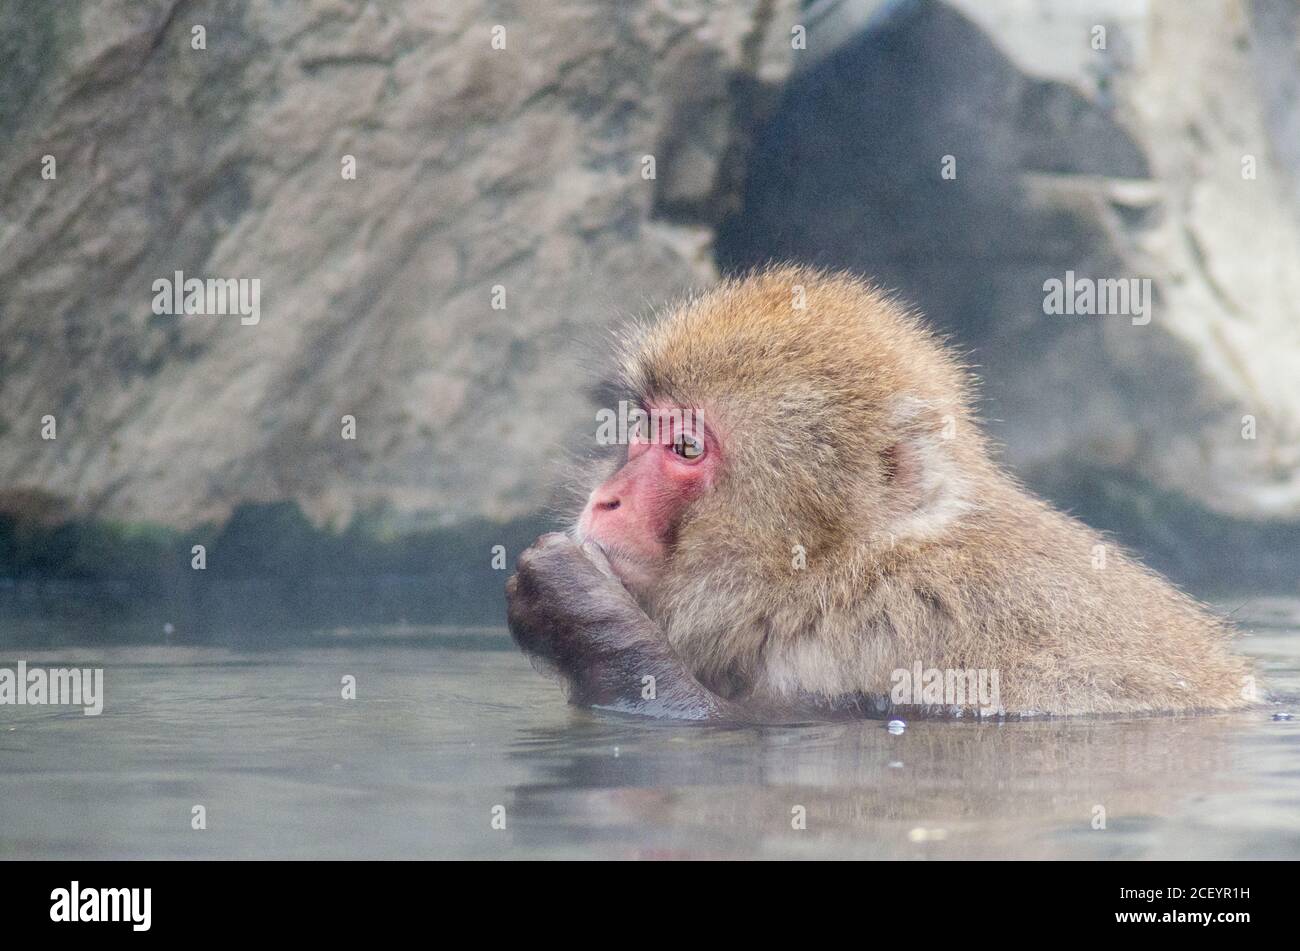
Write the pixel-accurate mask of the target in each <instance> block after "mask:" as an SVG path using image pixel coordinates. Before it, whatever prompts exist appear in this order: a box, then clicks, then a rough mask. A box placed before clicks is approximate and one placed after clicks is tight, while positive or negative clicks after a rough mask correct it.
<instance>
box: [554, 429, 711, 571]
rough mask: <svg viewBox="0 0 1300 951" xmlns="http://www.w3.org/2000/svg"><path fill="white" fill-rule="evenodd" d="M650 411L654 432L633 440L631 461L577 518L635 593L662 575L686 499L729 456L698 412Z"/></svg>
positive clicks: (694, 495) (694, 494) (703, 488)
mask: <svg viewBox="0 0 1300 951" xmlns="http://www.w3.org/2000/svg"><path fill="white" fill-rule="evenodd" d="M649 410H650V413H651V424H650V425H649V427H648V430H649V431H648V432H646V431H642V432H640V433H639V434H637V435H636V436H633V437H631V438H630V439H629V442H628V447H627V462H626V463H624V464H623V467H622V468H621V469H619V470H618V472H616V473H615V474H614V475H613V476H611V477H610V478H609V479H608V480H606V481H605V482H604V483H603V484H602V485H600V486H599V487H597V488H596V490H595V491H594V492H592V493H591V496H590V497H589V498H588V499H587V505H586V508H584V509H583V512H582V515H581V516H580V517H579V519H578V533H579V535H580V536H581V537H582V538H584V539H586V538H590V539H592V540H594V541H596V542H598V543H600V545H601V546H602V547H603V548H604V549H605V552H606V554H607V555H608V556H609V560H610V563H611V564H612V565H613V567H614V571H615V572H616V573H617V574H618V576H619V577H620V578H621V579H622V581H623V583H624V584H625V585H627V587H628V588H629V589H630V590H631V591H632V592H633V593H635V594H647V593H648V592H649V590H650V588H651V587H652V586H653V585H654V583H655V581H656V580H657V579H658V577H659V575H660V573H661V572H662V571H663V568H664V566H665V564H666V562H667V558H668V550H669V545H670V544H671V542H672V540H673V538H674V536H675V535H676V532H677V527H678V524H679V523H680V521H681V517H682V514H683V512H684V511H685V509H686V506H687V504H689V503H690V502H691V501H692V500H693V499H696V498H698V497H699V496H700V494H701V493H703V492H705V491H706V490H707V489H708V488H709V486H710V485H712V484H713V480H714V479H715V478H716V475H717V472H718V467H719V465H720V464H721V462H722V454H721V451H720V450H721V447H720V446H719V445H718V442H717V440H716V438H715V436H714V433H713V431H712V430H710V429H709V428H708V427H707V426H705V425H704V423H703V421H702V419H701V418H700V415H699V413H698V411H689V410H686V411H682V410H679V411H672V410H670V409H669V408H668V407H664V406H658V405H652V406H650V407H649Z"/></svg>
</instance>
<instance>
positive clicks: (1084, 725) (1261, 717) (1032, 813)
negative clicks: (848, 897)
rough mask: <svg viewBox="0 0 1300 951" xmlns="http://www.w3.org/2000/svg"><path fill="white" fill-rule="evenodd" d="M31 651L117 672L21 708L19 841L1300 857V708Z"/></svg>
mask: <svg viewBox="0 0 1300 951" xmlns="http://www.w3.org/2000/svg"><path fill="white" fill-rule="evenodd" d="M1243 600H1244V599H1243ZM1247 611H1248V612H1249V613H1250V617H1248V618H1247V623H1246V625H1245V626H1246V627H1247V628H1248V629H1249V630H1251V631H1252V632H1253V633H1252V634H1251V636H1249V637H1247V638H1245V639H1243V641H1242V642H1241V647H1242V649H1243V650H1244V651H1245V652H1247V653H1249V654H1251V655H1252V656H1254V657H1256V658H1257V659H1258V660H1259V663H1260V667H1261V670H1262V672H1263V673H1264V678H1265V681H1266V682H1267V684H1268V686H1269V687H1270V688H1271V689H1273V690H1274V691H1276V692H1278V693H1280V694H1282V695H1284V696H1287V697H1292V698H1294V697H1296V696H1300V601H1279V600H1276V599H1275V600H1271V601H1259V600H1256V601H1254V602H1252V603H1251V605H1250V606H1249V607H1248V608H1247ZM1239 617H1240V615H1239ZM77 635H78V632H76V631H69V632H66V637H64V638H63V639H62V640H61V641H60V642H61V643H68V642H70V641H75V638H76V637H77ZM18 660H26V661H28V662H29V664H38V663H39V664H47V665H54V666H64V665H78V666H85V665H92V666H103V667H104V668H105V671H106V672H105V681H106V693H107V701H106V705H105V709H104V713H103V714H102V715H101V716H99V717H86V716H83V715H82V714H81V713H80V712H69V711H68V710H67V708H62V709H57V708H36V707H12V706H5V707H0V856H3V857H6V858H96V859H98V858H119V857H169V858H170V857H175V858H191V857H193V858H200V857H266V858H275V857H295V858H312V857H324V858H362V857H383V858H398V857H400V858H450V857H488V858H500V857H515V858H542V857H613V858H637V857H656V858H657V857H699V858H706V857H759V858H774V857H797V858H815V857H864V858H956V857H1080V858H1169V857H1191V858H1210V857H1225V858H1243V859H1245V858H1251V859H1254V858H1266V857H1281V858H1296V857H1300V742H1298V741H1300V706H1298V705H1297V704H1296V703H1295V702H1292V701H1288V702H1284V703H1282V704H1280V705H1277V706H1274V707H1271V708H1269V709H1268V710H1263V711H1254V712H1250V713H1244V714H1232V715H1225V716H1211V717H1187V718H1177V719H1165V718H1162V719H1132V720H1108V721H1097V722H1089V721H1061V722H1046V723H1007V724H1001V725H996V724H994V725H978V724H971V723H919V722H918V723H910V724H908V727H907V729H906V731H905V732H903V733H902V734H901V735H892V734H891V733H890V732H888V731H887V730H886V729H884V728H883V724H881V723H878V722H867V723H853V724H835V725H825V724H815V725H806V726H799V727H786V728H779V729H778V728H761V729H760V728H740V727H736V728H721V727H710V726H699V725H695V726H690V725H675V724H667V723H653V722H644V721H637V720H632V719H627V718H620V717H616V716H613V715H603V714H594V713H591V712H587V711H582V710H575V709H573V708H570V707H567V706H566V705H565V704H564V703H563V702H562V701H561V699H560V696H559V693H558V691H557V689H556V688H555V687H554V686H553V685H552V684H551V683H549V682H548V681H545V680H543V679H542V678H540V677H539V676H538V675H537V674H535V673H534V672H533V670H532V669H531V668H530V667H529V665H528V663H527V662H526V661H525V660H524V659H523V657H521V656H520V655H519V654H518V653H516V651H515V650H514V648H513V646H512V645H511V643H510V640H509V638H508V636H507V635H506V634H505V633H504V632H503V631H492V630H486V631H484V630H472V631H471V630H441V629H412V628H380V629H368V630H360V631H352V632H346V633H339V632H335V633H332V634H330V635H328V636H322V637H319V638H318V639H317V640H315V641H313V642H312V643H311V645H310V646H298V647H294V648H288V649H276V650H265V651H233V650H228V649H218V648H197V647H195V648H187V647H175V646H173V647H119V648H98V649H91V648H87V649H72V648H63V649H59V650H57V651H44V652H38V651H31V652H28V653H21V652H18V651H16V650H15V649H13V648H5V649H3V650H0V665H4V666H13V665H14V664H15V663H16V662H17V661H18ZM348 674H350V675H353V676H355V677H356V682H357V697H356V699H355V700H352V701H345V700H343V699H342V698H341V697H340V692H341V686H340V681H341V678H343V677H344V675H348ZM1274 710H1289V711H1291V712H1293V713H1296V714H1297V719H1295V720H1292V721H1289V722H1277V721H1273V720H1272V719H1271V713H1272V712H1273V711H1274ZM196 804H201V805H203V806H204V807H205V808H206V814H207V829H206V830H203V831H196V830H193V829H192V828H191V815H192V813H191V810H192V808H193V807H194V806H195V805H196ZM498 805H500V806H504V807H505V813H504V815H505V825H506V827H505V829H504V830H494V829H493V828H492V825H491V819H492V814H493V807H494V806H498ZM797 806H802V807H803V809H804V810H805V811H806V816H807V820H806V822H807V828H806V829H804V830H795V829H793V828H792V818H793V816H794V812H795V811H797V810H796V809H795V807H797ZM1099 810H1104V821H1105V828H1104V829H1094V828H1093V826H1094V824H1095V823H1096V822H1097V821H1098V818H1099V817H1101V815H1102V813H1101V812H1100V811H1099Z"/></svg>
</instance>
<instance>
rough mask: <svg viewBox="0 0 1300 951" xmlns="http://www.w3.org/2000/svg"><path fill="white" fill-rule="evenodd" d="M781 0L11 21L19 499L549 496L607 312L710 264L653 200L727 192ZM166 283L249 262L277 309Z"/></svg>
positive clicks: (617, 313)
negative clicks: (49, 434) (498, 34)
mask: <svg viewBox="0 0 1300 951" xmlns="http://www.w3.org/2000/svg"><path fill="white" fill-rule="evenodd" d="M785 6H789V4H779V3H778V4H774V3H771V2H766V0H761V2H739V0H738V2H729V3H723V4H717V3H711V2H705V0H698V2H697V0H689V2H674V3H660V2H639V3H626V4H625V3H619V4H610V3H605V2H600V0H590V2H579V3H574V4H567V5H563V6H556V5H547V6H546V9H544V10H542V9H536V8H535V5H532V4H526V5H519V6H517V7H515V8H514V12H513V13H512V14H510V15H509V17H508V18H506V19H504V20H500V21H498V16H499V14H497V13H495V12H494V11H495V10H496V7H495V6H494V5H492V4H489V3H485V2H484V3H466V4H454V5H451V6H448V5H445V4H429V3H426V2H424V0H405V2H398V3H387V4H369V3H360V2H346V0H316V2H311V3H293V4H282V3H277V2H271V0H253V2H250V3H247V4H241V5H240V6H239V7H238V8H229V7H226V6H224V5H221V4H215V3H179V2H175V0H171V2H162V0H154V2H145V3H141V2H138V0H103V2H94V3H91V2H83V3H72V4H67V5H65V7H64V8H61V9H60V10H59V11H58V12H57V13H56V12H54V11H49V12H40V13H35V12H25V13H21V14H20V13H19V12H18V10H17V8H15V7H12V6H9V7H6V8H5V12H3V13H0V27H2V30H0V32H2V33H3V37H4V38H3V40H2V41H0V42H3V44H4V48H5V53H6V55H5V56H4V58H3V63H4V65H3V67H0V69H2V73H0V93H2V94H0V103H2V105H0V134H2V135H3V137H4V139H5V141H6V144H7V147H6V149H5V150H4V153H3V156H2V157H0V209H3V217H2V218H0V288H3V292H2V296H0V336H2V338H3V340H4V342H5V346H4V349H3V354H2V355H0V406H2V407H3V422H2V423H0V440H2V445H3V448H2V450H0V490H12V491H15V492H22V491H27V490H40V491H41V492H44V493H48V494H49V495H51V496H53V497H57V498H60V499H65V500H66V501H67V504H68V505H70V506H71V508H72V511H74V512H75V513H77V514H79V515H81V516H91V517H97V518H104V519H111V520H142V521H153V522H161V523H163V524H166V525H172V526H185V525H192V524H196V523H198V522H201V521H206V520H218V521H219V520H221V519H224V518H225V517H226V516H227V515H228V514H229V513H230V512H231V511H232V509H234V508H235V507H236V506H237V505H239V504H241V503H245V502H273V501H280V500H286V499H289V500H296V501H297V502H298V503H299V504H300V505H301V506H302V507H303V509H304V510H305V511H306V512H307V513H308V515H309V516H310V517H311V519H312V520H313V522H315V523H316V524H318V525H327V524H332V525H343V524H346V523H347V522H348V521H349V520H350V519H352V518H353V516H355V515H357V514H358V513H371V514H374V513H380V514H383V513H387V515H386V517H387V518H388V519H389V520H390V521H391V522H392V523H393V525H395V526H396V527H397V528H398V529H399V530H400V529H402V528H407V529H409V528H414V527H418V526H436V525H442V524H452V523H457V522H461V521H464V520H466V519H473V518H478V517H483V518H488V519H491V520H505V519H510V518H514V517H519V516H524V515H526V514H528V513H531V512H534V511H536V510H537V509H538V508H539V507H541V506H542V505H543V504H544V503H545V502H546V501H547V497H548V492H549V490H550V483H551V482H552V479H553V473H552V471H551V469H550V467H549V465H548V463H549V462H550V460H552V459H553V458H554V457H555V455H556V452H557V448H562V447H563V445H564V443H565V442H566V438H565V437H566V435H568V434H569V433H570V432H572V431H573V429H574V428H575V427H582V426H584V425H586V428H585V429H583V430H582V432H583V433H584V435H589V432H590V431H594V425H595V417H594V415H593V414H594V407H593V406H592V404H591V401H590V397H589V396H588V395H587V393H586V390H585V388H583V387H582V386H580V385H579V384H580V383H581V382H582V381H583V380H584V378H585V376H586V372H585V369H584V363H589V362H591V361H590V359H589V358H590V357H591V356H592V355H593V353H599V352H600V347H603V346H604V339H605V337H606V334H605V332H604V328H605V327H606V326H607V325H609V324H610V323H611V322H612V321H613V320H615V319H618V318H626V317H628V316H630V315H633V314H636V313H638V312H640V311H642V310H643V309H644V307H645V305H646V303H647V302H659V301H662V300H663V299H664V298H665V297H666V296H669V295H672V294H675V293H678V292H680V291H681V290H682V289H684V288H685V287H687V286H690V285H696V284H701V283H707V282H708V281H710V280H712V279H713V277H714V271H713V268H712V263H711V256H710V241H711V233H710V232H709V230H708V229H707V228H706V227H704V226H702V225H701V224H699V223H697V222H694V221H680V222H679V221H670V220H667V218H666V217H660V218H658V219H656V218H655V217H654V215H653V214H652V210H653V209H654V208H655V205H656V202H657V201H658V202H662V203H663V204H665V205H667V206H670V207H672V208H678V209H680V208H684V207H690V208H695V209H698V208H699V207H701V206H703V207H708V206H711V205H714V204H717V201H716V199H715V198H714V195H713V193H714V191H715V182H720V181H721V179H722V177H723V176H721V175H720V168H721V162H722V159H723V157H724V156H725V155H727V154H729V150H730V149H731V148H732V147H733V143H732V138H733V135H734V132H735V129H736V124H737V123H738V122H743V121H745V117H744V116H742V115H738V114H737V110H736V108H735V105H734V103H733V101H732V98H731V97H730V95H729V90H730V89H731V88H732V87H733V84H734V83H736V82H739V81H742V80H743V79H744V78H746V77H748V79H749V80H750V81H751V82H755V83H757V82H760V81H763V80H773V79H778V78H779V77H780V76H781V74H782V72H783V71H784V69H785V68H786V64H785V60H787V59H788V57H784V58H783V57H782V55H781V49H782V44H781V43H780V42H777V41H775V40H773V39H772V37H770V36H769V35H768V34H769V32H770V28H772V27H771V21H772V18H773V16H774V15H775V11H777V10H779V9H782V8H783V7H785ZM498 25H500V26H502V27H504V37H505V48H504V49H494V48H493V28H494V27H495V26H498ZM197 26H202V27H203V28H204V30H205V41H206V48H205V49H194V48H192V38H193V37H194V28H195V27H197ZM777 40H779V37H778V38H777ZM784 48H785V50H786V52H787V53H788V44H787V45H785V47H784ZM45 155H52V156H54V158H55V160H56V162H57V165H56V167H55V171H56V173H57V177H56V178H55V179H53V180H43V179H42V176H41V171H42V160H43V156H45ZM645 155H655V156H656V157H657V158H658V159H659V161H660V163H661V164H660V165H659V167H658V169H657V170H656V171H657V173H658V177H657V178H656V179H654V180H647V179H643V178H642V174H641V172H642V157H643V156H645ZM345 156H353V157H354V158H355V162H356V178H355V180H346V179H345V178H344V177H343V163H344V157H345ZM668 182H671V184H668ZM719 187H721V186H720V185H719ZM175 271H183V272H184V273H185V274H186V275H190V276H198V277H205V278H207V277H217V278H248V279H257V280H259V281H260V288H261V292H260V293H261V319H260V321H259V322H258V323H257V324H256V325H255V326H241V325H240V322H239V320H238V318H230V317H197V316H190V317H175V316H170V315H162V316H158V315H155V314H154V313H153V312H152V311H151V301H152V298H153V296H154V292H153V290H152V284H153V282H154V281H155V280H157V279H160V278H170V277H171V276H172V274H173V273H174V272H175ZM497 286H499V287H500V288H501V289H503V292H504V301H505V306H504V309H494V308H493V306H492V304H493V299H494V293H497V292H495V291H494V288H496V287H497ZM589 341H597V342H598V343H597V345H593V344H591V343H589ZM46 414H50V415H53V416H54V417H56V419H57V423H58V430H57V438H56V439H55V440H53V441H49V440H43V439H41V437H40V428H41V419H42V417H43V416H44V415H46ZM344 416H353V417H355V419H356V438H355V440H345V439H343V438H342V432H343V422H342V420H343V417H344ZM588 421H589V425H587V424H588Z"/></svg>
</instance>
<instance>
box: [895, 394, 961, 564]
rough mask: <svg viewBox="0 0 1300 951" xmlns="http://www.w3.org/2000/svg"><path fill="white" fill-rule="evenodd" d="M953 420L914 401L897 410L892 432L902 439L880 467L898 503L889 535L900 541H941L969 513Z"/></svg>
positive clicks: (917, 399) (938, 409)
mask: <svg viewBox="0 0 1300 951" xmlns="http://www.w3.org/2000/svg"><path fill="white" fill-rule="evenodd" d="M955 420H956V416H955V414H953V413H945V412H944V410H943V408H942V407H940V406H937V405H936V404H934V403H933V402H931V401H928V400H924V399H921V398H920V397H916V396H906V397H902V398H900V399H899V400H898V402H897V403H896V405H895V406H894V409H893V419H892V422H893V425H892V427H891V428H892V431H893V432H895V433H896V434H898V438H897V440H896V441H895V442H894V443H892V444H891V445H890V446H889V447H887V448H886V449H885V451H884V452H883V453H882V454H881V462H882V468H883V471H884V474H885V479H886V483H887V486H888V491H889V492H890V494H891V496H892V499H893V501H894V505H893V506H891V510H892V512H893V521H892V525H891V527H890V529H889V531H890V533H891V534H892V535H894V536H895V538H896V539H899V540H902V539H910V540H914V541H925V540H930V539H935V538H938V537H940V536H941V535H943V534H944V533H945V532H946V531H948V529H949V528H950V527H951V526H952V524H953V522H955V521H956V520H957V519H958V518H960V517H961V515H962V513H964V512H966V511H967V510H969V509H970V508H971V501H970V486H969V482H968V479H967V477H966V476H965V475H964V473H963V471H962V467H961V465H960V462H959V460H958V459H957V458H956V457H955V454H954V452H953V439H954V438H955V436H956V427H955Z"/></svg>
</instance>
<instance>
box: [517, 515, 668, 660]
mask: <svg viewBox="0 0 1300 951" xmlns="http://www.w3.org/2000/svg"><path fill="white" fill-rule="evenodd" d="M506 601H507V605H508V610H507V617H508V620H509V624H510V633H511V634H512V635H513V636H514V639H515V643H517V644H518V645H519V646H520V647H521V648H523V650H524V651H525V652H526V653H527V654H528V655H529V656H530V657H532V658H534V659H535V660H540V661H543V662H544V663H546V664H547V665H548V666H553V667H558V668H559V670H560V672H561V673H563V674H565V675H566V676H568V677H569V678H572V679H581V678H582V677H583V676H584V674H585V673H587V672H588V671H589V670H590V669H591V668H593V667H595V666H597V665H599V664H601V663H602V662H608V661H610V660H611V659H612V658H613V657H615V656H616V655H619V654H622V653H624V652H626V651H627V650H628V649H629V648H632V647H635V646H638V645H645V644H647V643H648V642H654V641H656V640H657V639H658V638H657V636H656V635H657V633H658V631H657V628H655V626H654V622H652V621H651V620H650V619H649V618H648V617H647V616H646V614H645V612H644V611H642V610H641V607H640V606H639V605H638V604H637V603H636V600H635V599H634V598H633V597H632V595H631V594H630V593H629V592H628V590H627V589H626V588H624V587H623V584H622V582H620V581H619V580H618V578H617V577H616V576H615V575H614V572H613V569H612V568H610V566H609V562H608V560H606V558H605V555H604V552H602V551H601V550H600V548H599V546H597V545H596V544H595V543H593V542H587V543H585V544H583V545H579V544H578V543H577V542H575V541H574V540H573V539H571V538H570V537H569V536H567V535H564V534H561V533H558V532H554V533H551V534H549V535H543V536H542V537H541V538H539V539H538V540H537V541H536V542H535V543H534V544H533V546H532V547H531V548H529V549H527V550H526V551H524V552H523V553H522V554H521V555H520V556H519V564H518V570H517V571H516V573H515V575H514V576H513V577H512V578H511V579H510V580H509V581H508V582H507V583H506Z"/></svg>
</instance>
